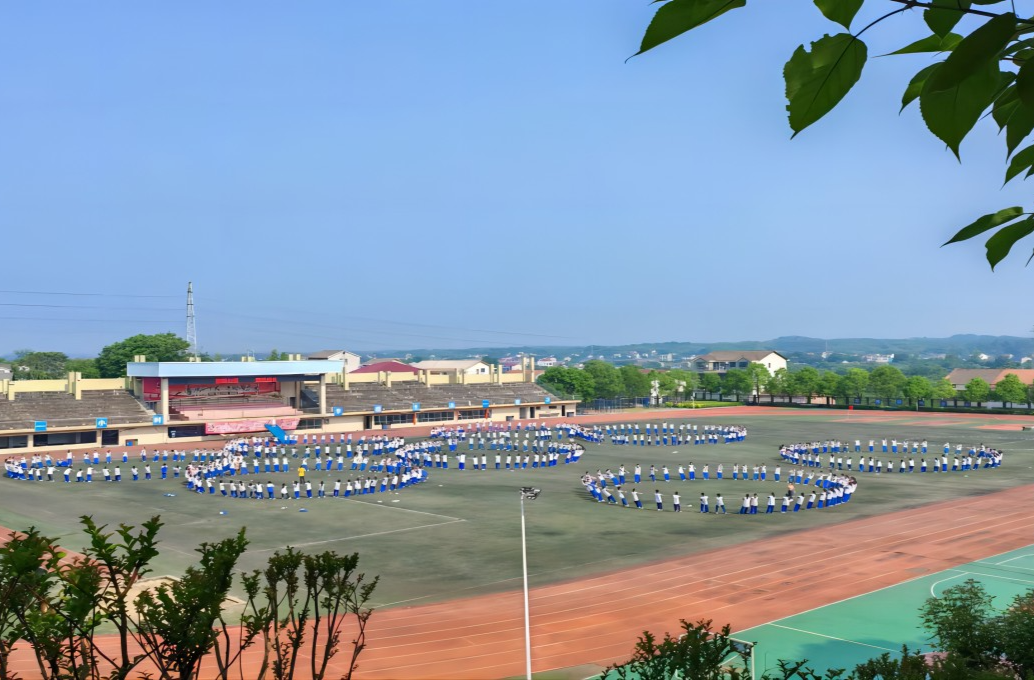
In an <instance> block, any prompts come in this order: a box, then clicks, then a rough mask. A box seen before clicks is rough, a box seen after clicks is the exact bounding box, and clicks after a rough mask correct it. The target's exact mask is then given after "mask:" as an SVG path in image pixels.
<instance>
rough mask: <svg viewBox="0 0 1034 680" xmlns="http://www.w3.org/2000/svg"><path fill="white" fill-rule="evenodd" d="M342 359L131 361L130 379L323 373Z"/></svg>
mask: <svg viewBox="0 0 1034 680" xmlns="http://www.w3.org/2000/svg"><path fill="white" fill-rule="evenodd" d="M344 366H345V362H344V361H317V360H307V361H202V362H198V361H144V362H139V361H133V362H130V363H128V364H126V374H127V375H129V376H130V377H132V378H218V377H222V376H257V375H262V376H277V375H323V374H327V373H340V372H341V371H342V370H343V369H344Z"/></svg>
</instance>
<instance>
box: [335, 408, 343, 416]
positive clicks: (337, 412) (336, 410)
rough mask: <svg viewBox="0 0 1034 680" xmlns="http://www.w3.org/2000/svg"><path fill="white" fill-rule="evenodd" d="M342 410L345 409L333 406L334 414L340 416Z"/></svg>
mask: <svg viewBox="0 0 1034 680" xmlns="http://www.w3.org/2000/svg"><path fill="white" fill-rule="evenodd" d="M344 412H345V409H343V408H341V407H340V406H335V407H334V415H336V416H340V415H342V414H344Z"/></svg>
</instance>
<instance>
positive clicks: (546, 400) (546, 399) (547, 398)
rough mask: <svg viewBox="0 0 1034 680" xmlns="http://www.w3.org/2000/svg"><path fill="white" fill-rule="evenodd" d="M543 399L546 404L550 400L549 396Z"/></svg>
mask: <svg viewBox="0 0 1034 680" xmlns="http://www.w3.org/2000/svg"><path fill="white" fill-rule="evenodd" d="M543 401H545V402H546V403H547V404H548V403H549V402H550V401H551V399H550V398H549V397H546V398H545V399H543Z"/></svg>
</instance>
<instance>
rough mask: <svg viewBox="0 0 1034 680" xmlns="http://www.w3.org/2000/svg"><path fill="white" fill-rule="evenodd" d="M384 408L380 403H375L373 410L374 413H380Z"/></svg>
mask: <svg viewBox="0 0 1034 680" xmlns="http://www.w3.org/2000/svg"><path fill="white" fill-rule="evenodd" d="M383 410H384V407H383V406H381V405H380V404H374V405H373V412H374V413H380V412H381V411H383Z"/></svg>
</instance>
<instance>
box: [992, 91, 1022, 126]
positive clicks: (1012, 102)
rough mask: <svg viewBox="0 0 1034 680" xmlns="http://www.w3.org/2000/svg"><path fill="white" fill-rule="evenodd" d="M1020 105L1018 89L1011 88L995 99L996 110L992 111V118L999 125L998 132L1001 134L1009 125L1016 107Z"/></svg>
mask: <svg viewBox="0 0 1034 680" xmlns="http://www.w3.org/2000/svg"><path fill="white" fill-rule="evenodd" d="M1019 105H1020V100H1019V97H1017V96H1016V88H1015V87H1010V88H1007V89H1006V90H1004V91H1003V92H1002V94H1000V95H998V98H997V99H995V105H994V108H993V109H992V110H991V116H992V117H993V118H994V119H995V122H996V123H998V130H999V132H1001V131H1002V130H1003V129H1004V128H1005V126H1006V125H1008V124H1009V118H1011V117H1012V114H1013V113H1015V111H1016V107H1018V106H1019Z"/></svg>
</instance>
